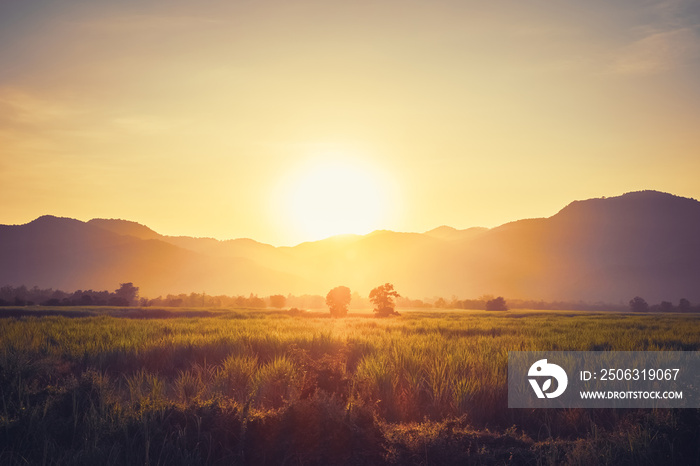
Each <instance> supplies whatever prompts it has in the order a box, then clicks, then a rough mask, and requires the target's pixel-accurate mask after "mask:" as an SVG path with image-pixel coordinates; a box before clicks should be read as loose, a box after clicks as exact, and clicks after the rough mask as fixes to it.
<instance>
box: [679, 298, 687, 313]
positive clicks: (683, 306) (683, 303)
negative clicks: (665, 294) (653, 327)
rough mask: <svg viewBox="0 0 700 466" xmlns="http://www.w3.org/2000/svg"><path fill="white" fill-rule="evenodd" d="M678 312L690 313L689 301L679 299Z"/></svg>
mask: <svg viewBox="0 0 700 466" xmlns="http://www.w3.org/2000/svg"><path fill="white" fill-rule="evenodd" d="M678 312H690V301H688V300H687V299H685V298H681V300H680V301H679V302H678Z"/></svg>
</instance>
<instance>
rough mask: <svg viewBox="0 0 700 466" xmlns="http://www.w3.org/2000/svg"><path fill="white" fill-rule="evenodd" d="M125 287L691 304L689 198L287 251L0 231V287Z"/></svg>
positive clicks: (111, 235)
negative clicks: (391, 288)
mask: <svg viewBox="0 0 700 466" xmlns="http://www.w3.org/2000/svg"><path fill="white" fill-rule="evenodd" d="M122 282H134V283H135V284H136V285H137V286H140V287H141V292H142V294H144V295H146V296H150V297H155V296H158V295H165V294H168V293H181V292H185V293H188V292H191V291H198V292H201V291H205V292H207V293H210V294H246V295H247V294H248V293H251V292H252V293H259V294H261V295H266V294H273V293H281V294H286V293H294V294H304V293H315V294H325V293H326V292H327V291H328V290H329V289H331V288H333V287H335V286H337V285H338V284H343V285H346V286H349V287H350V288H351V289H352V290H354V291H358V292H360V294H362V295H366V294H367V293H368V292H369V290H370V289H371V288H373V287H375V286H377V284H381V283H386V282H390V283H393V284H394V285H395V287H396V289H397V290H398V291H399V292H400V293H402V294H403V295H406V296H410V297H413V298H423V297H433V296H445V297H451V296H453V295H455V296H459V297H464V298H468V297H477V296H480V295H483V294H494V295H503V296H507V297H512V298H529V299H546V300H585V301H589V302H598V301H603V302H613V303H619V302H627V301H628V300H629V299H630V298H631V297H633V296H637V295H639V296H642V297H644V298H645V299H647V300H648V301H649V302H659V301H662V300H666V301H677V300H678V299H679V298H687V299H689V300H691V301H694V302H698V301H700V203H699V202H698V201H695V200H693V199H687V198H682V197H678V196H674V195H671V194H666V193H661V192H656V191H641V192H634V193H628V194H624V195H622V196H618V197H611V198H601V199H589V200H585V201H575V202H572V203H571V204H569V205H568V206H566V207H564V208H563V209H562V210H561V211H560V212H558V213H557V214H556V215H553V216H552V217H549V218H538V219H526V220H519V221H515V222H511V223H507V224H505V225H501V226H499V227H496V228H492V229H486V228H469V229H466V230H457V229H454V228H451V227H448V226H441V227H438V228H436V229H434V230H430V231H428V232H425V233H400V232H393V231H385V230H381V231H375V232H373V233H370V234H368V235H365V236H360V235H344V236H337V237H332V238H328V239H325V240H321V241H315V242H308V243H302V244H299V245H297V246H294V247H274V246H271V245H268V244H263V243H259V242H257V241H254V240H252V239H235V240H228V241H218V240H215V239H212V238H191V237H182V236H178V237H174V236H165V235H160V234H159V233H157V232H155V231H153V230H151V229H150V228H148V227H146V226H144V225H140V224H138V223H136V222H130V221H126V220H115V219H93V220H90V221H89V222H81V221H78V220H73V219H68V218H58V217H52V216H44V217H40V218H38V219H36V220H34V221H33V222H30V223H28V224H26V225H2V226H0V284H8V285H14V286H17V285H22V284H24V285H27V286H33V285H37V286H40V287H54V288H61V289H65V290H75V289H89V288H92V289H114V288H116V287H117V286H118V284H119V283H122Z"/></svg>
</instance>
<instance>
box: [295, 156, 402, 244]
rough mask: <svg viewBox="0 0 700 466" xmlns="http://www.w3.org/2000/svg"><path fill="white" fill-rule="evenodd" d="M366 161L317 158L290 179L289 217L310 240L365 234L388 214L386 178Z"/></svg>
mask: <svg viewBox="0 0 700 466" xmlns="http://www.w3.org/2000/svg"><path fill="white" fill-rule="evenodd" d="M383 178H384V177H382V176H381V174H380V172H379V171H378V170H377V169H376V168H374V167H372V166H371V165H370V164H368V163H367V162H364V161H359V160H353V159H348V158H339V157H333V156H328V157H323V158H317V159H315V160H313V161H311V162H309V163H307V164H306V165H305V166H304V167H302V168H301V169H300V170H299V171H298V172H297V174H296V175H294V176H293V177H292V179H290V181H291V185H289V186H288V189H287V190H286V191H287V193H286V196H287V199H286V201H285V202H286V205H287V212H288V216H289V220H290V221H291V223H292V224H293V225H295V226H296V229H297V230H298V233H299V234H302V235H303V236H304V237H305V238H306V239H307V240H309V241H310V240H318V239H323V238H328V237H330V236H335V235H341V234H350V233H355V234H366V233H369V232H371V231H373V230H376V229H379V228H381V227H382V225H383V223H384V221H385V220H386V218H387V216H388V197H389V196H388V192H387V188H386V186H387V180H386V179H383Z"/></svg>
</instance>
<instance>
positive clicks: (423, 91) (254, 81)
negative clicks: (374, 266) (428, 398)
mask: <svg viewBox="0 0 700 466" xmlns="http://www.w3.org/2000/svg"><path fill="white" fill-rule="evenodd" d="M699 26H700V7H699V6H698V4H697V2H692V1H675V0H673V1H660V2H654V1H647V2H638V1H631V0H629V1H622V2H603V1H591V2H581V1H573V0H563V1H559V2H526V3H523V2H516V1H495V2H474V1H442V2H423V1H418V2H398V1H380V2H365V1H360V2H320V1H318V2H314V1H295V2H282V1H264V2H250V1H238V2H224V1H220V2H219V1H204V2H196V3H193V2H184V1H167V2H166V1H158V0H155V1H154V0H149V1H139V2H136V1H127V2H108V1H90V2H86V1H78V0H66V1H57V2H48V1H33V2H2V3H0V63H1V64H2V65H0V173H1V174H2V183H0V198H1V199H2V206H3V215H2V221H1V222H0V223H4V224H11V223H16V224H21V223H26V222H29V221H31V220H32V219H34V218H36V217H38V216H40V215H43V214H47V213H50V214H53V215H59V216H66V217H72V218H78V219H82V220H88V219H90V218H94V217H100V218H125V219H130V220H134V221H138V222H141V223H144V224H147V225H149V226H150V227H152V228H154V229H155V230H156V231H158V232H161V233H164V234H169V235H191V236H213V237H217V238H235V237H252V238H255V239H257V240H260V241H263V242H266V243H271V244H275V245H292V244H297V243H299V242H301V241H306V240H315V239H319V238H321V237H325V236H330V235H334V234H339V233H358V234H365V233H368V232H369V231H372V230H375V229H391V230H395V231H426V230H429V229H431V228H434V227H436V226H438V225H442V224H448V225H452V226H454V227H456V228H467V227H470V226H476V225H480V226H486V227H491V226H496V225H499V224H502V223H504V222H507V221H510V220H514V219H519V218H527V217H546V216H551V215H553V214H555V213H556V212H557V211H558V210H559V209H560V208H561V206H562V205H566V204H567V203H568V202H570V201H571V200H572V199H587V198H594V197H600V196H603V195H611V194H615V193H617V194H621V193H623V192H628V191H636V190H641V189H657V190H660V191H667V192H673V193H675V194H678V195H681V196H687V197H692V198H700V185H699V184H698V183H697V176H696V174H697V173H698V171H699V169H700V158H699V157H698V156H697V154H699V153H700V132H698V130H697V129H698V128H700V88H699V87H698V85H697V83H698V82H700V38H699V30H700V27H699ZM348 193H353V194H348ZM318 219H321V220H318Z"/></svg>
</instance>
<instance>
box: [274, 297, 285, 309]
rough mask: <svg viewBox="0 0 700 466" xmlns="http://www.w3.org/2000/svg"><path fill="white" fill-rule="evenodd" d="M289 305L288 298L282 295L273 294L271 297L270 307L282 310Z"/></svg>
mask: <svg viewBox="0 0 700 466" xmlns="http://www.w3.org/2000/svg"><path fill="white" fill-rule="evenodd" d="M286 303H287V298H285V297H284V296H282V295H281V294H273V295H272V296H270V306H272V307H276V308H277V309H282V308H283V307H284V305H285V304H286Z"/></svg>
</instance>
